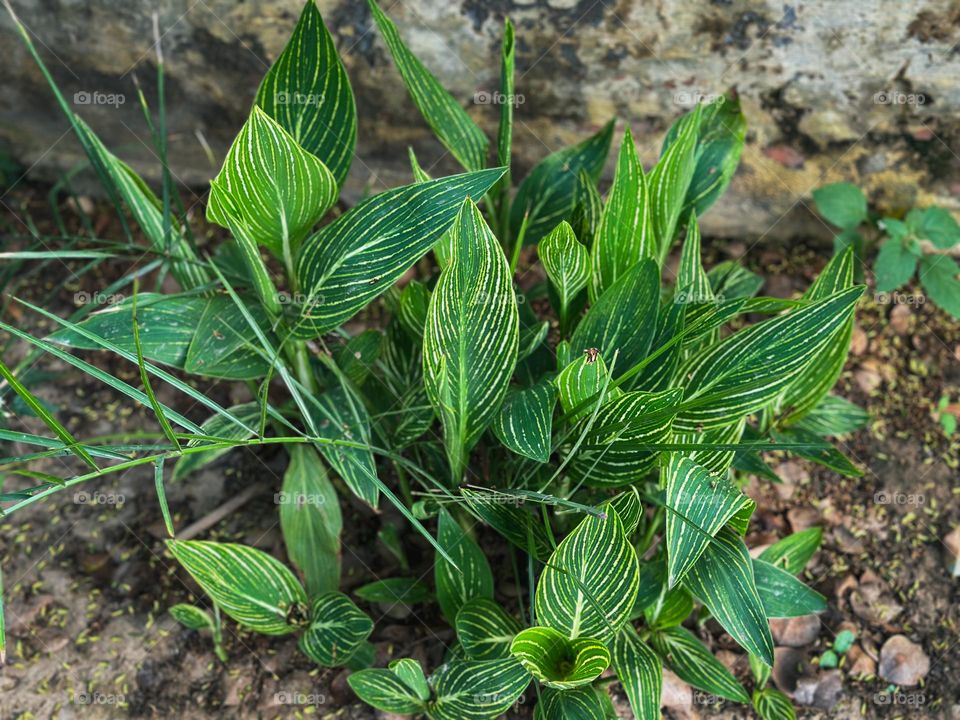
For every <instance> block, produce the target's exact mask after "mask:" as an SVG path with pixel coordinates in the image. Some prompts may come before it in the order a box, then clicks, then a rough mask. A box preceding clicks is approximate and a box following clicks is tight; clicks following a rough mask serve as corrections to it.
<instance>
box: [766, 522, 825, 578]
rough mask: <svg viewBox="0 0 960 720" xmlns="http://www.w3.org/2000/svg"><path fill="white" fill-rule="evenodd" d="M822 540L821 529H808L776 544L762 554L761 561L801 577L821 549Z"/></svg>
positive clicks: (788, 536)
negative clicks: (814, 555)
mask: <svg viewBox="0 0 960 720" xmlns="http://www.w3.org/2000/svg"><path fill="white" fill-rule="evenodd" d="M822 539H823V530H822V529H821V528H818V527H813V528H807V529H806V530H801V531H800V532H795V533H792V534H791V535H787V536H786V537H785V538H783V539H782V540H779V541H778V542H775V543H774V544H773V545H771V546H770V547H768V548H767V549H766V550H764V551H763V552H762V553H760V559H761V560H764V561H766V562H768V563H770V564H771V565H775V566H777V567H778V568H783V569H784V570H786V571H787V572H788V573H790V574H791V575H799V574H800V573H801V572H803V569H804V568H805V567H806V566H807V563H808V562H809V561H810V558H812V557H813V554H814V553H815V552H816V551H817V549H818V548H819V547H820V542H821V540H822Z"/></svg>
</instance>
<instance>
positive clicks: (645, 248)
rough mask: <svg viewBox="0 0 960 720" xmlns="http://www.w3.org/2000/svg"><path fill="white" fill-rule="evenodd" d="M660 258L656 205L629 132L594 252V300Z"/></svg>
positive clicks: (591, 293) (592, 253)
mask: <svg viewBox="0 0 960 720" xmlns="http://www.w3.org/2000/svg"><path fill="white" fill-rule="evenodd" d="M656 257H657V240H656V231H655V228H654V222H653V202H652V198H651V196H650V190H649V187H648V183H647V178H646V176H645V175H644V173H643V165H641V164H640V157H639V155H637V146H636V145H635V144H634V142H633V135H632V134H631V132H630V128H627V131H626V133H624V136H623V141H622V142H621V144H620V154H619V157H618V158H617V169H616V173H615V174H614V176H613V185H612V186H611V188H610V192H609V194H608V195H607V201H606V204H605V205H604V206H603V214H602V215H601V218H600V227H599V228H598V229H597V234H596V237H595V238H594V240H593V247H592V249H591V258H590V260H591V266H592V270H593V272H592V275H591V278H590V279H591V285H590V299H591V300H594V301H595V300H596V299H597V298H599V297H601V296H602V295H603V293H604V291H605V290H607V289H608V288H610V287H612V286H613V285H614V284H615V283H616V282H617V280H618V279H620V278H621V277H623V276H624V275H625V274H626V273H627V271H628V270H630V268H632V267H633V266H634V265H636V264H637V263H638V262H640V261H641V260H643V259H645V258H656Z"/></svg>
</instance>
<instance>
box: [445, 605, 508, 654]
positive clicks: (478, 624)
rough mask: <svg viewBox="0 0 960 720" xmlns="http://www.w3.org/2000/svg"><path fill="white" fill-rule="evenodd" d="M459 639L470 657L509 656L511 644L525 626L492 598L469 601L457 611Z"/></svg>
mask: <svg viewBox="0 0 960 720" xmlns="http://www.w3.org/2000/svg"><path fill="white" fill-rule="evenodd" d="M456 629H457V638H458V639H459V640H460V644H461V645H462V646H463V650H464V652H466V654H467V657H469V658H470V659H471V660H499V659H503V658H508V657H510V643H512V642H513V638H514V637H515V636H516V635H517V633H519V632H520V631H521V630H522V629H523V628H522V627H521V625H520V622H519V621H518V620H517V619H516V618H515V617H513V616H512V615H510V614H508V613H507V612H506V611H505V610H504V609H503V608H502V607H500V606H499V605H498V604H497V603H495V602H494V601H493V600H490V599H488V598H482V597H478V598H474V599H473V600H468V601H467V602H465V603H464V604H463V607H461V608H460V612H458V613H457V622H456Z"/></svg>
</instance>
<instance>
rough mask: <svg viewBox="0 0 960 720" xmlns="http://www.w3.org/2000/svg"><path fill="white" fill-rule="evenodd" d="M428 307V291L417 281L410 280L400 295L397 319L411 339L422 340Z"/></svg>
mask: <svg viewBox="0 0 960 720" xmlns="http://www.w3.org/2000/svg"><path fill="white" fill-rule="evenodd" d="M429 307H430V291H429V290H428V289H427V286H426V285H424V284H423V283H422V282H419V281H417V280H411V281H410V282H409V283H407V284H406V286H404V288H403V291H402V292H401V293H400V305H399V308H398V312H397V317H398V319H399V320H400V324H401V325H403V327H404V329H405V330H406V331H407V332H409V333H410V334H411V336H412V337H414V338H418V339H422V338H423V328H424V326H425V325H426V324H427V312H428V310H427V308H429Z"/></svg>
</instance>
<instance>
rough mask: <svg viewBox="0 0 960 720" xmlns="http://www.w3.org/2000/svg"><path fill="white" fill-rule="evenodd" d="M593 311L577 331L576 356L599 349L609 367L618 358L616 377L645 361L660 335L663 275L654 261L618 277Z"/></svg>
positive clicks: (631, 269) (628, 270) (648, 261)
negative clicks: (659, 318)
mask: <svg viewBox="0 0 960 720" xmlns="http://www.w3.org/2000/svg"><path fill="white" fill-rule="evenodd" d="M605 287H606V288H607V289H606V291H605V292H604V293H603V295H601V296H600V297H599V298H598V299H597V300H596V301H595V302H594V303H593V304H592V305H591V307H590V310H589V311H588V312H587V314H586V315H585V316H584V318H583V319H582V320H581V321H580V323H579V324H578V325H577V328H576V330H574V331H573V337H572V338H571V339H570V346H571V348H572V349H573V351H574V352H582V351H584V350H586V349H587V348H597V349H598V350H599V351H600V354H601V355H603V357H604V359H605V360H606V361H607V362H608V363H609V362H610V361H611V360H612V359H613V355H614V352H616V351H619V355H618V356H617V363H616V367H615V368H614V375H615V376H616V375H619V374H620V373H621V372H623V371H624V370H626V369H628V368H630V367H633V365H635V364H636V363H638V362H640V361H641V360H643V358H644V357H646V355H647V351H648V350H649V349H650V343H651V342H652V341H653V336H654V334H655V333H656V331H657V310H658V308H659V307H660V271H659V269H658V267H657V264H656V263H655V262H654V261H653V260H650V259H646V260H643V261H641V262H637V263H635V264H634V265H633V266H632V267H630V268H629V269H626V268H625V269H624V272H623V273H621V274H620V275H619V276H618V279H617V281H616V282H614V283H612V284H610V285H607V286H605Z"/></svg>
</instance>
